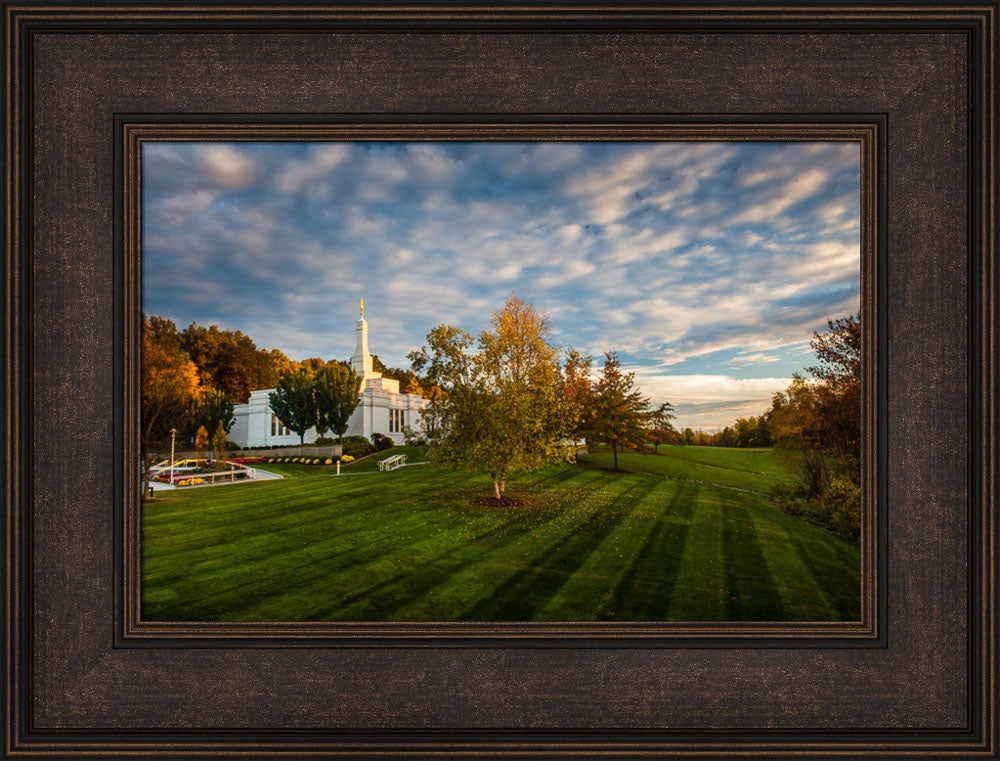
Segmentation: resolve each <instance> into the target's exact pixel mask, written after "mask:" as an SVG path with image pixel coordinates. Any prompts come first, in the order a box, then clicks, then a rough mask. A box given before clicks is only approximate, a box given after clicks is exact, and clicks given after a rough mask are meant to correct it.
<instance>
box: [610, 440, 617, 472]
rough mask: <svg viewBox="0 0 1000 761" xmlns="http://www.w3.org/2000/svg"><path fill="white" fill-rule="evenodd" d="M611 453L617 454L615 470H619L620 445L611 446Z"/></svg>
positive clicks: (613, 444)
mask: <svg viewBox="0 0 1000 761" xmlns="http://www.w3.org/2000/svg"><path fill="white" fill-rule="evenodd" d="M611 451H612V452H614V453H615V470H618V445H617V444H615V443H612V444H611Z"/></svg>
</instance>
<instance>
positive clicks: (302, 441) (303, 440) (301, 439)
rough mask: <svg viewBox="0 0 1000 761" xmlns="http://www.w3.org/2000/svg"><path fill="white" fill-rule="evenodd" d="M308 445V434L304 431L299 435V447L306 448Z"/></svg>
mask: <svg viewBox="0 0 1000 761" xmlns="http://www.w3.org/2000/svg"><path fill="white" fill-rule="evenodd" d="M305 445H306V432H305V431H303V432H302V433H300V434H299V446H300V447H304V446H305Z"/></svg>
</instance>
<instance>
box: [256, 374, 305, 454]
mask: <svg viewBox="0 0 1000 761" xmlns="http://www.w3.org/2000/svg"><path fill="white" fill-rule="evenodd" d="M268 402H269V403H270V405H271V411H272V412H273V413H274V414H275V415H276V416H277V418H278V420H280V421H281V422H282V424H283V425H285V426H287V427H288V428H290V429H291V430H293V431H295V432H296V433H297V434H298V435H299V443H300V444H304V443H305V440H306V438H305V437H306V431H308V430H309V429H310V428H312V427H313V426H314V425H316V396H315V382H314V379H313V376H312V375H311V374H310V373H309V372H308V371H307V370H293V371H291V372H288V373H285V374H284V375H282V376H281V379H280V380H279V381H278V385H277V387H276V388H275V390H274V391H272V392H271V393H270V394H268Z"/></svg>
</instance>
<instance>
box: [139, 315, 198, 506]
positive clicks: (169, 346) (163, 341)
mask: <svg viewBox="0 0 1000 761" xmlns="http://www.w3.org/2000/svg"><path fill="white" fill-rule="evenodd" d="M163 328H164V325H163V322H162V321H161V322H160V323H159V324H157V323H156V322H155V321H150V320H146V319H143V322H142V357H141V371H140V373H141V380H140V386H141V395H142V399H141V405H140V418H141V421H142V422H141V425H142V430H141V439H142V442H141V443H142V455H143V462H144V464H145V467H144V473H143V494H144V495H145V494H146V493H147V492H148V490H149V469H150V467H151V466H152V460H151V453H152V451H153V448H154V447H155V446H158V445H163V444H165V443H166V441H168V440H169V435H170V429H171V428H183V427H184V426H185V425H187V424H188V421H189V420H190V419H191V415H192V413H193V411H194V406H195V404H196V403H197V401H198V397H199V394H200V392H201V388H200V383H199V381H198V368H197V367H195V365H194V363H193V362H191V360H190V359H188V357H187V355H186V354H185V353H184V352H183V351H182V350H181V349H180V347H179V343H178V342H175V341H174V340H173V338H172V337H171V334H170V331H169V330H164V329H163Z"/></svg>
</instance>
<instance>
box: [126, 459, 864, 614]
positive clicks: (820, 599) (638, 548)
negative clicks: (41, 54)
mask: <svg viewBox="0 0 1000 761" xmlns="http://www.w3.org/2000/svg"><path fill="white" fill-rule="evenodd" d="M666 449H667V448H664V450H666ZM677 449H683V450H704V452H696V453H694V456H688V454H689V453H688V452H687V451H685V452H682V453H680V455H679V456H676V457H671V456H664V455H645V456H643V455H627V456H626V457H625V458H620V463H621V464H622V466H623V467H626V468H629V469H631V470H634V471H635V472H610V471H609V470H608V469H607V468H608V463H607V462H605V461H604V460H605V459H607V460H608V461H609V460H610V455H608V456H607V457H606V458H605V455H603V454H596V455H591V456H588V457H586V458H583V459H584V461H583V462H581V463H579V464H576V465H563V466H559V467H554V468H550V469H548V470H546V471H543V472H541V473H536V474H529V475H524V476H518V477H515V478H514V479H512V480H511V481H510V482H509V485H508V493H510V494H512V495H517V496H521V497H526V498H527V499H528V500H529V504H528V505H527V506H524V507H517V508H501V507H492V506H483V505H481V504H477V502H476V498H478V497H481V496H483V495H487V494H489V492H490V484H489V480H488V479H487V478H485V477H478V476H476V477H470V476H467V475H465V474H463V473H460V472H454V471H451V470H445V469H440V468H437V467H434V466H431V465H422V466H416V467H407V468H402V469H399V470H396V471H393V472H391V473H377V472H371V469H373V468H376V467H377V465H376V463H377V460H378V459H382V458H383V457H385V456H388V454H390V453H380V454H379V455H377V456H376V458H373V459H372V460H371V463H370V465H368V466H365V468H366V469H368V472H363V471H364V469H362V468H358V471H357V472H358V473H359V474H358V475H357V476H351V475H349V473H350V472H351V470H350V468H348V467H345V468H344V469H343V472H344V475H343V476H341V477H336V476H334V475H332V473H333V472H334V471H333V468H322V467H310V466H297V465H296V466H291V465H289V466H283V469H284V468H294V469H295V470H294V471H285V472H286V473H287V474H288V475H289V477H288V478H286V479H284V480H281V481H272V482H262V483H249V484H237V485H231V486H219V487H212V488H197V489H189V490H178V491H171V492H166V493H165V494H166V499H165V500H164V501H163V502H154V503H148V504H146V505H144V506H143V546H142V558H143V561H142V562H143V583H142V589H143V595H142V598H143V617H144V618H145V619H146V620H154V621H156V620H161V621H162V620H168V621H184V620H215V621H295V620H305V621H413V620H424V621H448V620H465V621H491V620H492V621H517V620H548V621H603V620H619V621H643V620H653V621H655V620H705V621H716V620H730V621H733V620H783V621H797V620H809V621H821V620H822V621H826V620H857V619H858V617H859V592H860V582H859V573H860V560H859V554H858V549H857V547H855V546H852V545H850V544H847V543H845V542H843V541H841V540H839V539H837V538H835V537H833V536H832V535H830V534H829V533H827V532H826V531H824V530H823V529H821V528H818V527H816V526H813V525H810V524H808V523H806V522H804V521H802V520H800V519H797V518H793V517H791V516H788V515H785V514H783V513H781V512H779V511H777V510H776V509H775V508H774V507H772V506H771V505H770V503H769V502H768V501H767V499H766V497H763V496H761V495H759V494H755V493H752V492H745V491H737V490H736V489H734V488H727V487H733V486H735V487H737V489H739V488H755V487H754V486H749V487H748V486H746V485H747V484H753V485H756V486H763V485H765V483H766V482H767V479H772V481H773V479H774V478H777V477H780V474H781V471H780V470H779V471H775V470H774V462H777V461H776V460H774V458H773V455H772V454H771V453H769V452H763V453H758V452H746V451H741V450H713V452H712V454H711V455H707V457H716V458H718V457H720V456H722V459H716V461H715V462H712V463H708V462H704V461H702V462H699V461H698V460H699V458H700V457H703V456H706V455H705V452H708V451H709V450H708V448H703V447H684V448H677ZM727 451H728V452H730V453H732V454H733V460H732V462H733V464H734V466H735V467H731V468H729V467H718V466H719V465H720V464H721V463H723V462H725V457H724V455H725V453H726V452H727ZM754 457H759V460H755V459H750V458H754ZM626 458H627V459H626ZM412 461H413V459H411V462H412ZM758 463H759V464H758ZM357 465H361V462H359V463H357ZM711 465H715V466H716V467H710V466H711ZM751 466H753V467H756V468H757V469H756V470H754V469H751ZM265 467H268V466H265ZM351 467H356V466H351ZM272 469H273V470H277V469H276V468H274V467H273V464H272ZM647 473H654V474H656V475H647ZM706 474H709V475H710V476H711V477H712V478H711V479H710V478H708V477H707V476H706V477H704V478H703V477H702V476H705V475H706ZM319 476H326V477H319ZM755 479H756V480H755ZM703 480H713V481H714V482H715V483H717V484H720V485H721V486H713V485H709V484H705V483H697V482H696V481H703Z"/></svg>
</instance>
